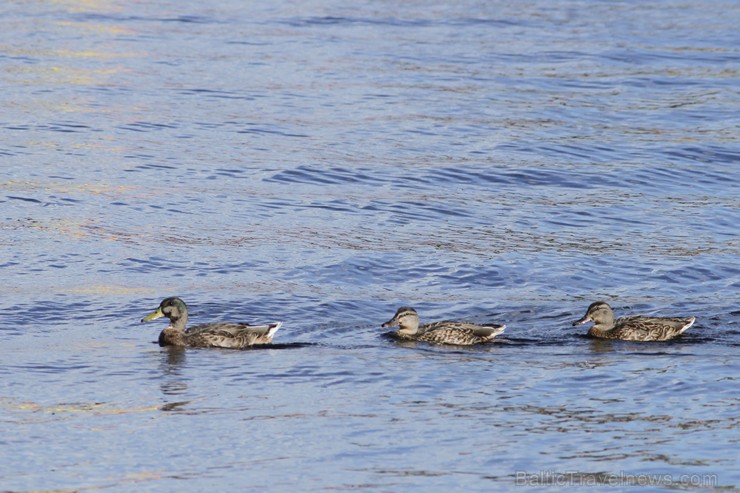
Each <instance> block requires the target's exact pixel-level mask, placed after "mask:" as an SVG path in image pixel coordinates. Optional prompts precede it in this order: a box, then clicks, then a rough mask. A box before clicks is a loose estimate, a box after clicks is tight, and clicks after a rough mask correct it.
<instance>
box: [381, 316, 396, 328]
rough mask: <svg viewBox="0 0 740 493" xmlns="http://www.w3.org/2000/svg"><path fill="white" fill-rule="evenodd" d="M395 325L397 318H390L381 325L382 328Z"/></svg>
mask: <svg viewBox="0 0 740 493" xmlns="http://www.w3.org/2000/svg"><path fill="white" fill-rule="evenodd" d="M397 325H398V320H396V319H395V318H392V319H390V320H388V321H387V322H386V323H384V324H383V325H381V327H383V328H384V329H387V328H388V327H396V326H397Z"/></svg>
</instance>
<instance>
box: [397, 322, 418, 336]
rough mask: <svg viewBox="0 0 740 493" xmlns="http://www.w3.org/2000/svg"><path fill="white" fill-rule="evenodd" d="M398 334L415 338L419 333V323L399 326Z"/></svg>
mask: <svg viewBox="0 0 740 493" xmlns="http://www.w3.org/2000/svg"><path fill="white" fill-rule="evenodd" d="M398 333H399V334H401V335H404V336H415V335H417V334H418V333H419V322H418V321H417V322H416V323H410V324H409V323H406V324H403V325H399V327H398Z"/></svg>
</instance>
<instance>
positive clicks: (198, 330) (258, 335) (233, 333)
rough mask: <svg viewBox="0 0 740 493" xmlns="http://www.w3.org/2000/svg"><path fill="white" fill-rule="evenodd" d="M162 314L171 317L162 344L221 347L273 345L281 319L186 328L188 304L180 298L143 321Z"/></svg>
mask: <svg viewBox="0 0 740 493" xmlns="http://www.w3.org/2000/svg"><path fill="white" fill-rule="evenodd" d="M161 317H167V318H169V319H170V325H168V326H167V328H165V329H164V330H163V331H162V332H161V333H160V334H159V345H160V346H183V347H184V346H187V347H201V348H202V347H220V348H230V349H243V348H246V347H249V346H253V345H255V344H270V343H271V342H272V337H273V336H274V335H275V332H277V331H278V329H279V328H280V326H281V325H283V323H282V322H276V323H272V324H267V325H248V324H237V323H231V322H216V323H211V324H203V325H196V326H195V327H190V328H189V329H187V330H186V329H185V326H186V324H187V323H188V306H187V305H186V304H185V302H184V301H182V300H181V299H180V298H177V297H172V298H165V299H164V300H163V301H162V303H160V304H159V308H157V309H156V310H154V312H152V313H150V314H149V315H147V316H146V317H144V318H142V319H141V321H142V322H149V321H150V320H155V319H158V318H161Z"/></svg>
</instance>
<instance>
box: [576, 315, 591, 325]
mask: <svg viewBox="0 0 740 493" xmlns="http://www.w3.org/2000/svg"><path fill="white" fill-rule="evenodd" d="M590 321H591V318H590V317H589V316H588V315H586V316H585V317H583V318H582V319H580V320H576V321H575V322H573V323H572V324H571V325H573V326H574V327H575V326H576V325H583V324H585V323H586V322H590Z"/></svg>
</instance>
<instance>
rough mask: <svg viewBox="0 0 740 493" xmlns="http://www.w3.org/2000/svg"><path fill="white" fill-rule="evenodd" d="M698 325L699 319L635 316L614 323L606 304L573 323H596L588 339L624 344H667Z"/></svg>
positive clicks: (591, 308)
mask: <svg viewBox="0 0 740 493" xmlns="http://www.w3.org/2000/svg"><path fill="white" fill-rule="evenodd" d="M695 321H696V317H687V318H676V317H644V316H641V315H633V316H630V317H621V318H618V319H616V320H615V319H614V312H613V311H612V307H610V306H609V305H608V304H606V303H604V302H603V301H597V302H596V303H591V306H589V307H588V310H587V311H586V315H585V316H584V317H583V318H582V319H580V320H576V321H575V322H573V325H581V324H585V323H586V322H593V323H594V325H593V326H592V327H591V328H590V329H588V335H590V336H591V337H599V338H602V339H621V340H623V341H667V340H669V339H673V338H674V337H677V336H679V335H681V334H683V333H684V332H685V331H686V330H688V328H689V327H691V326H692V325H693V324H694V322H695Z"/></svg>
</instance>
